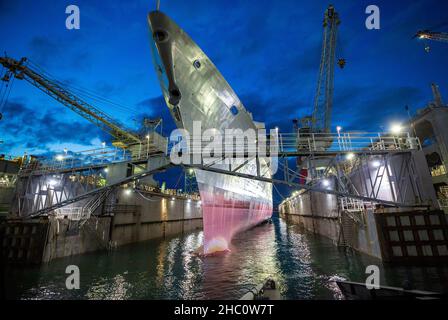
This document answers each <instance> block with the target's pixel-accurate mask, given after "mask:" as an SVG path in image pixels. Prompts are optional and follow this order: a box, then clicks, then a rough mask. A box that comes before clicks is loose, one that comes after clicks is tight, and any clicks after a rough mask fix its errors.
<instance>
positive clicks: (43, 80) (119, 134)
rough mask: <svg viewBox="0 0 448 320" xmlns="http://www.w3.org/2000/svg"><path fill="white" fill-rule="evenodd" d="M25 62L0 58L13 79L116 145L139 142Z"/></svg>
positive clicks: (136, 138)
mask: <svg viewBox="0 0 448 320" xmlns="http://www.w3.org/2000/svg"><path fill="white" fill-rule="evenodd" d="M26 60H27V59H26V58H22V59H20V61H17V60H15V59H13V58H9V57H0V63H1V64H2V65H3V67H5V68H7V69H8V70H9V71H10V72H11V74H12V75H13V76H14V77H15V78H17V79H19V80H22V79H25V80H26V81H28V82H29V83H31V84H32V85H33V86H35V87H37V88H39V89H40V90H42V91H43V92H45V93H46V94H48V95H49V96H51V97H52V98H54V99H55V100H57V101H59V102H60V103H62V104H63V105H65V106H66V107H68V108H70V109H71V110H73V111H74V112H76V113H77V114H79V115H80V116H82V117H84V118H85V119H87V120H89V121H90V122H92V123H93V124H95V125H97V126H98V127H99V128H101V129H102V130H104V131H105V132H107V133H109V134H110V135H112V136H113V137H114V138H116V139H117V140H118V141H117V142H119V143H118V144H120V145H122V146H126V145H128V144H132V143H140V142H141V140H140V138H139V137H138V136H136V135H134V134H132V133H130V132H129V131H127V130H125V129H124V128H122V127H121V125H120V124H118V123H117V122H115V121H114V120H113V119H112V118H111V117H110V116H108V115H107V114H105V113H104V112H103V111H101V110H99V109H98V108H95V107H94V106H92V105H90V104H89V103H87V102H85V101H83V100H82V99H80V98H79V97H77V96H75V95H74V94H73V93H71V92H70V91H69V90H67V89H65V88H63V87H62V86H61V85H59V84H58V83H56V82H55V81H53V80H50V79H48V78H47V77H45V76H44V75H42V74H40V73H38V72H37V71H35V70H33V69H31V68H30V67H29V66H27V65H25V62H26ZM5 80H9V78H8V77H7V78H6V79H5Z"/></svg>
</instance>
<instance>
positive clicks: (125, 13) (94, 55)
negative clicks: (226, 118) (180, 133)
mask: <svg viewBox="0 0 448 320" xmlns="http://www.w3.org/2000/svg"><path fill="white" fill-rule="evenodd" d="M155 3H156V1H155V0H148V1H143V0H138V1H117V0H108V1H92V0H89V1H78V0H76V1H62V0H58V1H44V0H39V1H36V0H35V1H24V0H0V39H1V40H0V51H1V53H2V54H3V53H4V52H5V51H6V52H7V54H8V55H9V56H11V57H14V58H20V57H22V56H26V57H29V58H30V59H31V61H33V62H34V63H36V64H38V65H40V66H41V67H42V68H44V69H45V70H46V71H47V72H49V73H50V74H52V75H53V76H54V77H56V78H57V79H59V80H62V81H68V82H70V83H71V84H72V85H76V86H79V87H82V88H87V89H89V90H91V91H94V92H96V93H97V94H99V95H100V96H103V97H106V98H108V99H110V100H112V101H114V102H118V103H120V104H122V105H124V106H126V108H123V107H120V108H119V107H115V106H113V105H110V104H102V103H96V105H97V106H98V107H101V108H102V109H104V111H106V112H107V113H108V114H110V115H111V116H113V117H114V118H116V119H118V120H119V121H121V122H122V123H124V124H125V125H126V126H128V127H130V128H134V129H136V128H137V127H138V124H137V123H138V121H139V120H141V119H142V118H143V117H144V116H149V117H157V116H161V115H162V116H163V117H164V126H165V129H166V130H165V132H166V133H168V130H169V129H170V128H173V121H172V120H171V118H170V117H169V114H168V113H167V108H166V106H165V105H164V103H163V100H162V99H161V90H160V87H159V84H158V81H157V78H156V74H155V72H154V68H153V66H152V61H151V56H150V46H149V39H148V37H149V33H148V26H147V22H146V14H147V13H148V12H149V11H150V10H153V9H154V8H155ZM329 3H330V1H321V0H309V1H300V0H282V1H272V0H270V1H265V0H257V1H236V0H232V1H229V0H220V1H218V0H213V1H211V0H207V1H205V0H188V1H185V0H166V1H164V0H162V1H161V10H162V11H164V12H165V13H167V14H168V15H169V16H171V17H172V18H173V19H174V20H175V21H177V23H178V24H179V25H180V26H181V27H182V28H183V29H184V30H185V31H186V32H187V33H188V34H189V35H190V36H191V37H192V38H193V40H195V41H196V42H197V43H198V44H199V46H200V47H201V48H202V49H203V50H204V52H205V53H206V54H207V55H208V56H209V57H210V59H211V60H212V61H213V62H214V63H215V65H216V66H217V67H218V69H219V70H220V71H221V73H222V74H223V76H224V77H225V78H226V80H227V81H228V82H229V83H230V85H231V86H232V87H233V89H234V90H235V92H236V93H237V94H238V96H239V97H240V99H241V100H242V102H243V103H244V105H245V106H246V108H247V109H248V110H249V111H251V112H252V113H253V115H254V118H255V119H256V120H259V121H264V122H265V123H266V124H267V126H268V127H274V126H276V125H278V126H279V127H280V129H281V131H283V132H291V131H292V123H291V120H292V119H293V118H297V117H300V116H303V115H304V114H306V113H309V112H310V110H311V105H312V103H313V97H314V92H315V88H316V82H317V73H318V66H319V60H320V51H321V50H320V49H321V38H322V17H323V13H324V10H325V9H326V7H327V6H328V5H329ZM332 3H333V4H334V5H335V7H336V9H337V11H338V12H339V14H340V17H341V20H342V23H341V25H340V29H339V40H338V50H337V56H338V57H343V58H345V59H346V60H347V65H346V67H345V68H344V69H343V70H340V69H339V68H337V69H336V72H335V91H334V96H335V97H334V109H333V126H336V125H341V126H343V127H344V129H346V130H369V131H379V130H382V129H383V130H384V129H387V127H388V126H389V124H390V123H391V122H392V121H405V120H406V118H407V115H406V111H405V109H404V106H405V105H409V107H410V110H411V111H412V112H415V110H417V109H419V108H421V107H423V106H424V105H425V104H426V103H427V102H428V101H430V100H431V99H432V96H431V88H430V84H431V83H432V82H436V83H438V84H439V85H440V89H441V92H442V95H443V96H445V99H448V81H447V74H448V67H447V53H448V44H446V43H437V42H431V43H430V45H431V51H430V52H429V53H428V52H425V50H424V44H423V43H422V42H421V41H418V40H416V39H412V36H413V35H414V34H415V32H416V31H417V30H419V29H426V28H439V29H440V26H442V25H444V24H445V29H443V28H442V29H441V30H442V31H443V30H445V31H447V29H448V25H446V23H447V22H448V14H447V12H448V1H443V0H440V1H436V0H432V1H423V0H394V1H391V0H368V1H364V0H351V1H348V0H334V1H332ZM69 4H76V5H78V6H79V8H80V11H81V29H80V30H67V29H66V28H65V19H66V16H67V15H66V14H65V8H66V6H67V5H69ZM369 4H376V5H378V6H379V7H380V10H381V29H380V30H373V31H369V30H367V29H366V28H365V25H364V21H365V19H366V17H367V15H366V14H365V13H364V11H365V8H366V7H367V5H369ZM0 112H2V113H3V119H2V120H0V139H2V140H4V143H3V144H0V153H6V154H12V155H20V154H22V153H23V152H25V151H27V152H28V153H35V154H38V153H47V152H57V151H60V150H62V149H63V148H65V147H66V148H68V149H73V150H79V149H83V148H86V147H87V148H89V147H92V146H100V143H101V141H107V142H108V143H109V142H110V138H109V137H107V135H105V134H104V133H102V132H101V130H99V129H97V128H96V127H95V126H94V125H92V124H90V123H89V122H87V121H86V120H84V119H83V118H81V117H80V116H78V115H77V114H75V113H73V112H72V111H70V110H69V109H67V108H66V107H63V106H62V105H61V104H59V103H58V102H56V101H54V100H53V99H51V98H49V97H47V96H46V95H45V94H44V93H42V92H40V91H39V90H38V89H36V88H35V87H32V86H31V85H29V84H28V83H26V82H24V81H20V80H16V81H15V82H14V85H13V88H12V91H11V94H10V96H9V100H8V104H6V106H5V107H4V108H3V110H0Z"/></svg>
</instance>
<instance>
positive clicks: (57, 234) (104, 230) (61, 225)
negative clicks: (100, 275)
mask: <svg viewBox="0 0 448 320" xmlns="http://www.w3.org/2000/svg"><path fill="white" fill-rule="evenodd" d="M110 223H111V218H110V217H98V218H91V219H89V220H87V221H85V223H84V224H83V225H82V226H80V225H79V224H80V221H70V220H68V219H55V218H50V220H49V223H48V232H47V239H46V245H45V247H44V250H43V254H42V262H49V261H51V260H53V259H56V258H62V257H68V256H73V255H77V254H81V253H86V252H92V251H97V250H105V249H107V248H108V244H109V237H110V236H109V230H110Z"/></svg>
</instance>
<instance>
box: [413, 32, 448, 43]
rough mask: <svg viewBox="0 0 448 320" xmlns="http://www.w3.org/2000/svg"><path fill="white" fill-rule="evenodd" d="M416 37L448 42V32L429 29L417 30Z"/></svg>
mask: <svg viewBox="0 0 448 320" xmlns="http://www.w3.org/2000/svg"><path fill="white" fill-rule="evenodd" d="M414 38H419V39H428V40H435V41H440V42H448V33H447V32H434V31H429V30H422V31H419V32H417V34H416V35H415V36H414Z"/></svg>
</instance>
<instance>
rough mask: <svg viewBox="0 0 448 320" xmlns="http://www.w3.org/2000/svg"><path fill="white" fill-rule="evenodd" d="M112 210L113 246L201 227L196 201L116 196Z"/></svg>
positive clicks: (144, 195)
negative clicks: (116, 199)
mask: <svg viewBox="0 0 448 320" xmlns="http://www.w3.org/2000/svg"><path fill="white" fill-rule="evenodd" d="M112 207H113V209H112V212H111V215H112V216H113V220H112V233H111V242H112V245H114V246H120V245H123V244H128V243H132V242H137V241H144V240H149V239H155V238H160V237H167V236H172V235H176V234H181V233H185V232H190V231H193V230H196V229H201V228H202V209H201V205H200V201H197V200H191V199H181V198H175V199H174V200H173V199H172V198H171V197H167V196H160V195H155V194H153V193H149V192H146V193H138V192H133V193H132V194H129V195H119V197H118V203H117V204H114V205H112ZM107 210H108V209H107V208H106V211H107Z"/></svg>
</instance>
